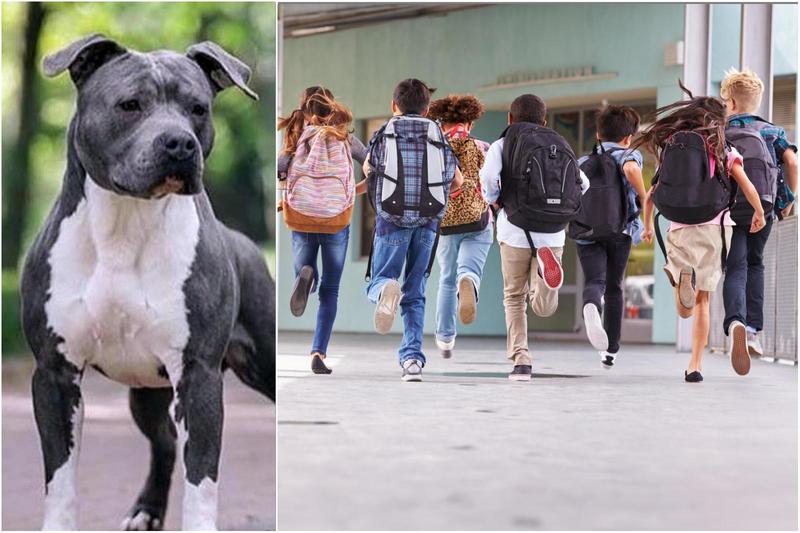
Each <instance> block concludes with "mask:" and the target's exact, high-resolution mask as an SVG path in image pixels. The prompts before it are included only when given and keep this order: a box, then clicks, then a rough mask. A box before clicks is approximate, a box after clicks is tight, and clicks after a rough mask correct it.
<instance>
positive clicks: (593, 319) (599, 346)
mask: <svg viewBox="0 0 800 533" xmlns="http://www.w3.org/2000/svg"><path fill="white" fill-rule="evenodd" d="M583 324H584V326H586V337H588V339H589V343H591V345H592V348H594V349H595V350H597V351H598V352H605V351H606V350H608V334H606V331H605V330H604V329H603V320H602V319H601V318H600V311H598V309H597V307H596V306H595V305H594V304H586V305H585V306H583Z"/></svg>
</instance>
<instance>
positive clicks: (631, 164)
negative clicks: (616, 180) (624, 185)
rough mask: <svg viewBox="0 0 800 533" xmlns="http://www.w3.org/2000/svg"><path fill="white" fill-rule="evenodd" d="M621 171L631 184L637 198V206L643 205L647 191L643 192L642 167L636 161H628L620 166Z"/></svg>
mask: <svg viewBox="0 0 800 533" xmlns="http://www.w3.org/2000/svg"><path fill="white" fill-rule="evenodd" d="M622 171H623V172H624V173H625V178H626V179H627V180H628V183H630V184H631V187H633V190H635V191H636V195H637V196H638V197H639V204H640V205H644V204H645V199H646V198H645V197H646V196H647V191H645V190H644V179H643V178H642V167H640V166H639V163H637V162H636V161H633V160H630V161H627V162H626V163H625V164H624V165H622Z"/></svg>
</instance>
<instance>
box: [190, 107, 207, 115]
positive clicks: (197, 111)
mask: <svg viewBox="0 0 800 533" xmlns="http://www.w3.org/2000/svg"><path fill="white" fill-rule="evenodd" d="M207 112H208V109H206V106H204V105H201V104H195V105H194V107H192V115H197V116H198V117H202V116H203V115H205V114H206V113H207Z"/></svg>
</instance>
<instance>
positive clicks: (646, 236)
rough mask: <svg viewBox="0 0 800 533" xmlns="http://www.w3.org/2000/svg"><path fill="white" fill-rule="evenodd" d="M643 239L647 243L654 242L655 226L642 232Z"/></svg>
mask: <svg viewBox="0 0 800 533" xmlns="http://www.w3.org/2000/svg"><path fill="white" fill-rule="evenodd" d="M642 240H643V241H644V242H646V243H647V244H650V243H651V242H653V228H645V229H644V231H643V232H642Z"/></svg>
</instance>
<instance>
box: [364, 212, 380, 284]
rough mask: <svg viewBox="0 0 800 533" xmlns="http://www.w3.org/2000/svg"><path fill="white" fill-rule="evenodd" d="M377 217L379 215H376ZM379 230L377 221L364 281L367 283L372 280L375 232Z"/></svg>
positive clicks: (373, 231) (373, 230)
mask: <svg viewBox="0 0 800 533" xmlns="http://www.w3.org/2000/svg"><path fill="white" fill-rule="evenodd" d="M375 216H377V213H376V215H375ZM377 228H378V221H377V220H375V226H374V227H373V228H372V239H371V240H370V241H369V258H368V259H367V272H366V273H365V274H364V281H366V282H367V283H369V282H370V280H371V279H372V253H373V252H374V251H375V232H376V231H377Z"/></svg>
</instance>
